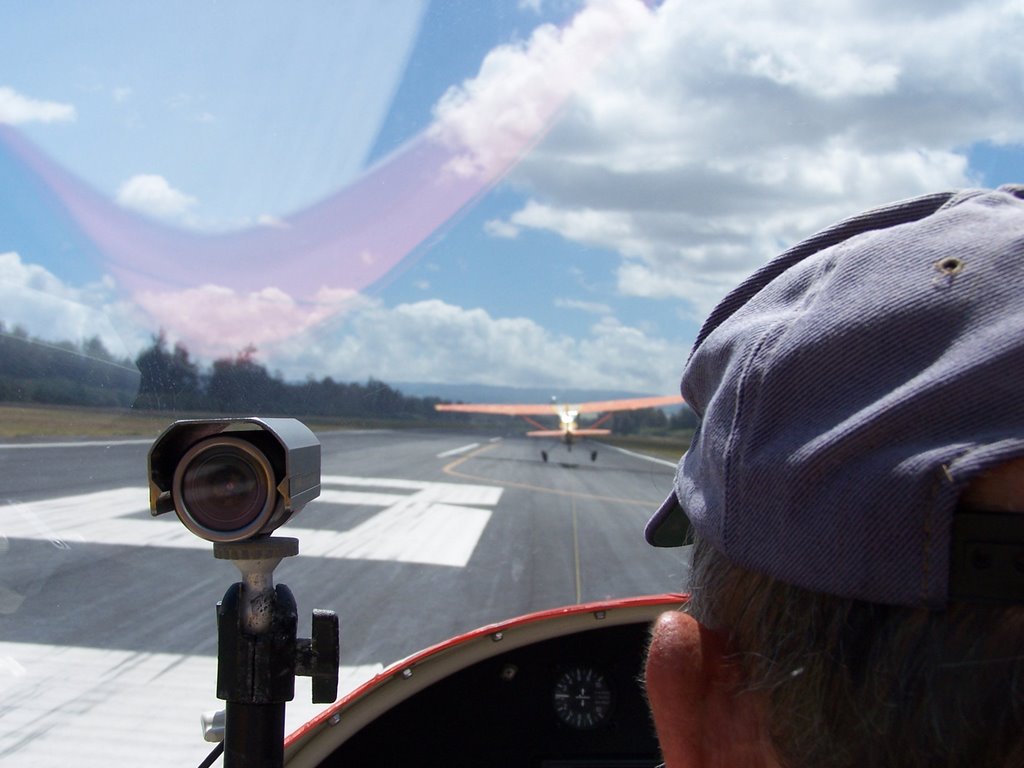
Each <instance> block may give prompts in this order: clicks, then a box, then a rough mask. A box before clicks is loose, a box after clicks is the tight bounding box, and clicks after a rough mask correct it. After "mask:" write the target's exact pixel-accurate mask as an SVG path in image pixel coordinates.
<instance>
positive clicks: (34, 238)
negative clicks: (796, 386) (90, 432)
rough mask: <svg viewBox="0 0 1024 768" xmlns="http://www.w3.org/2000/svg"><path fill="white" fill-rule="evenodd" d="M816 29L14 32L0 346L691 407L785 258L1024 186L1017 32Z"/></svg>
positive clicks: (540, 8) (979, 16)
mask: <svg viewBox="0 0 1024 768" xmlns="http://www.w3.org/2000/svg"><path fill="white" fill-rule="evenodd" d="M804 5H806V6H807V8H803V6H804ZM816 8H819V6H817V5H816V4H814V3H811V2H809V0H808V2H806V3H801V2H795V3H794V2H792V1H791V2H787V3H782V2H777V3H776V2H768V1H767V0H765V1H763V2H752V1H748V0H719V1H717V2H711V1H710V0H706V1H705V0H689V2H675V1H674V0H666V2H663V3H658V4H653V3H650V4H648V3H642V2H639V0H586V1H585V0H579V1H573V0H557V1H555V0H534V1H533V2H516V1H515V0H507V1H506V2H497V1H496V0H492V1H491V2H469V1H468V0H466V1H465V2H426V0H422V1H421V0H391V1H389V2H379V1H371V0H363V1H362V2H357V1H356V0H349V1H347V2H345V3H332V2H320V3H309V4H306V5H304V6H303V7H302V10H301V12H298V11H296V10H294V8H293V7H292V6H286V5H284V4H279V3H260V2H246V3H242V2H227V3H219V4H216V5H211V4H209V3H200V2H182V3H175V4H171V5H163V6H161V5H158V4H143V3H128V2H97V3H90V4H88V5H71V4H65V3H58V2H53V3H34V4H31V5H29V6H24V7H18V8H14V7H13V6H7V7H6V8H0V46H2V48H3V50H4V51H5V57H4V58H5V63H4V69H3V71H0V124H4V126H3V130H4V131H5V132H3V133H0V196H2V197H3V205H0V306H3V307H4V309H2V310H0V320H4V321H6V322H7V323H8V324H12V323H14V322H18V323H21V324H23V325H26V326H29V327H30V329H31V330H32V331H33V332H35V333H38V334H40V335H45V336H49V337H54V336H57V337H72V338H73V337H76V336H78V337H85V336H88V335H92V333H96V332H99V333H101V335H103V336H104V338H105V339H106V340H107V341H108V343H109V345H110V346H111V347H114V348H119V349H122V350H124V351H125V352H127V353H129V354H131V353H133V352H135V351H137V350H138V348H139V347H140V345H142V344H145V343H147V342H148V340H149V338H150V334H152V333H153V332H154V331H155V330H156V329H158V328H164V329H165V330H166V331H167V333H168V335H169V336H170V337H171V338H172V339H180V340H182V341H183V342H184V343H186V344H187V345H188V346H189V348H190V349H192V350H193V351H194V353H195V354H197V355H199V356H200V357H201V358H203V359H207V360H208V359H212V358H213V357H216V356H218V355H224V354H231V353H232V351H237V350H238V349H240V348H241V347H243V346H245V344H246V343H248V342H252V343H254V344H255V345H256V346H257V347H258V349H259V351H260V355H261V359H262V360H263V361H264V362H266V364H267V365H268V367H269V368H271V369H272V370H280V371H282V372H283V373H284V375H286V376H288V377H289V378H302V377H304V376H305V375H307V374H313V375H315V376H323V375H332V376H334V377H335V378H339V379H342V380H350V379H362V378H365V377H366V376H370V375H373V376H376V377H378V378H383V379H385V380H388V381H393V382H401V381H438V382H467V381H471V382H475V383H490V384H508V385H520V386H554V385H557V384H563V385H564V386H572V387H588V386H592V387H598V388H616V389H624V390H632V391H638V392H659V393H660V392H667V391H672V390H673V389H674V388H675V383H676V380H677V378H678V374H679V368H680V366H681V363H682V360H683V359H684V357H685V355H686V353H687V351H688V349H689V345H690V343H691V342H692V339H693V337H694V336H695V334H696V331H697V329H698V327H699V323H700V320H701V319H702V318H703V316H704V315H705V314H706V313H707V312H708V311H709V310H710V309H711V307H713V306H714V303H715V302H716V301H717V300H718V299H719V298H721V296H722V295H724V293H725V292H726V291H727V290H728V288H729V287H730V286H732V285H734V284H735V283H736V282H738V281H739V280H740V279H742V277H744V276H745V275H746V274H748V273H749V272H750V271H751V270H753V269H755V268H756V267H757V266H758V265H760V264H761V263H763V262H764V261H765V260H766V259H768V258H770V256H771V255H773V254H774V253H776V252H778V251H779V250H781V249H783V248H785V247H787V246H788V245H790V244H792V243H793V242H795V241H797V240H799V239H801V238H803V237H806V236H808V235H810V234H812V233H813V232H814V231H815V230H817V229H819V228H821V227H823V226H826V225H828V224H830V223H831V222H832V221H834V220H836V219H837V218H840V217H842V216H846V215H850V214H853V213H856V212H857V211H860V210H863V209H864V208H866V207H870V206H872V205H876V204H881V203H884V202H887V201H890V200H893V199H897V198H901V197H908V196H912V195H916V194H922V193H926V192H930V191H934V190H936V189H945V188H951V187H960V186H974V185H986V186H995V185H998V184H1001V183H1005V182H1010V181H1015V180H1024V150H1022V146H1024V93H1021V88H1022V86H1021V79H1020V73H1021V71H1024V55H1022V53H1021V52H1020V46H1019V44H1018V43H1019V40H1020V39H1021V36H1022V34H1024V19H1022V14H1024V11H1022V10H1021V8H1020V6H1019V3H1013V2H1009V1H1008V2H1004V3H1000V2H989V1H987V0H986V1H984V2H982V1H978V2H967V1H966V0H965V1H964V2H948V3H943V4H941V5H938V6H936V4H934V3H925V2H920V3H903V4H899V5H898V6H897V5H894V4H892V3H882V2H860V3H852V2H851V3H836V4H832V5H830V9H831V10H830V15H828V16H826V17H821V16H820V14H812V13H811V12H810V11H811V10H812V9H816ZM812 21H813V23H812ZM428 172H429V174H428ZM79 182H82V184H84V186H82V184H80V183H79ZM89 189H92V190H94V191H95V192H96V193H98V197H96V198H95V199H93V196H92V193H90V192H89V191H88V190H89ZM377 198H380V199H377ZM332 226H336V227H342V226H344V227H347V228H348V229H349V230H352V229H355V230H359V231H360V232H363V230H365V232H363V234H361V235H360V237H361V238H362V239H359V238H350V237H349V236H348V234H347V233H340V232H335V231H332ZM254 238H256V239H262V240H265V241H274V242H277V241H279V246H275V247H277V248H278V250H276V251H275V250H273V248H270V249H269V250H268V251H267V254H271V255H267V254H264V255H263V256H258V255H254V254H252V253H251V252H250V251H251V247H252V244H253V243H254V242H256V240H254ZM346 238H347V239H346ZM261 247H262V246H261ZM247 249H249V250H247ZM247 254H249V255H248V257H247ZM273 254H284V255H281V256H279V257H278V256H273ZM136 256H138V257H139V258H148V261H146V262H145V263H144V264H143V262H142V261H140V262H139V263H137V264H128V263H127V262H128V261H129V260H131V259H132V258H134V257H136ZM275 258H276V259H277V260H278V262H279V263H277V264H276V266H275V265H274V264H273V263H272V261H273V259H275ZM300 273H301V274H300ZM55 301H56V302H57V304H55V303H54V302H55ZM55 306H57V307H63V309H60V310H58V309H55Z"/></svg>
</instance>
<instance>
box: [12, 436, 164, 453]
mask: <svg viewBox="0 0 1024 768" xmlns="http://www.w3.org/2000/svg"><path fill="white" fill-rule="evenodd" d="M152 442H153V439H152V438H150V437H140V438H137V439H132V440H68V441H65V442H59V443H0V451H10V450H21V449H25V448H96V447H100V446H101V447H104V448H106V447H107V446H108V445H141V444H143V443H146V444H147V445H148V444H151V443H152Z"/></svg>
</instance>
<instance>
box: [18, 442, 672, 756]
mask: <svg viewBox="0 0 1024 768" xmlns="http://www.w3.org/2000/svg"><path fill="white" fill-rule="evenodd" d="M319 437H320V439H321V443H322V476H323V480H322V484H323V489H322V494H321V497H320V498H319V499H317V500H316V501H314V502H312V503H311V504H310V505H309V506H308V507H307V508H306V509H305V510H303V511H302V512H301V513H300V514H299V515H298V516H297V517H296V518H295V519H294V520H293V521H292V522H291V523H289V525H287V526H285V527H284V528H282V529H281V530H280V531H279V533H280V534H283V535H289V536H295V537H297V538H298V539H299V541H300V554H299V556H298V557H296V558H290V559H288V560H286V561H284V562H283V563H282V564H281V565H280V566H279V567H278V569H277V571H276V573H275V579H276V581H277V582H278V583H285V584H287V585H288V586H289V587H290V588H291V590H292V591H293V593H294V594H295V597H296V599H297V601H298V604H299V617H300V621H299V634H300V636H308V634H309V624H310V620H309V617H310V613H311V611H312V610H313V609H314V608H325V609H330V610H333V611H335V612H337V614H338V615H339V617H340V619H341V637H342V651H341V663H342V684H341V689H342V691H345V690H350V689H351V688H352V687H354V686H355V685H357V684H358V683H359V682H361V681H362V680H363V679H366V678H368V677H369V676H370V675H372V674H373V673H374V672H375V671H376V670H378V669H380V668H381V666H383V665H387V664H389V663H391V662H392V661H395V660H397V659H400V658H403V657H405V656H407V655H409V654H411V653H413V652H415V651H418V650H420V649H423V648H425V647H427V646H429V645H432V644H434V643H437V642H440V641H442V640H445V639H447V638H449V637H451V636H453V635H455V634H458V633H461V632H464V631H467V630H470V629H473V628H476V627H479V626H482V625H485V624H489V623H492V622H495V621H498V620H501V619H505V618H509V617H512V616H516V615H520V614H524V613H528V612H531V611H535V610H539V609H543V608H551V607H556V606H560V605H567V604H571V603H577V602H582V601H590V600H595V599H601V598H607V597H625V596H632V595H639V594H648V593H655V592H666V591H678V590H679V589H681V588H682V587H683V586H684V584H685V565H684V562H683V556H682V554H681V553H680V552H679V551H676V550H656V549H654V548H651V547H649V546H648V545H647V544H646V543H645V542H644V541H643V537H642V529H643V524H644V522H645V520H646V518H647V516H649V514H650V513H651V512H652V511H653V509H654V508H656V506H657V505H658V504H659V503H660V502H661V500H662V499H664V497H665V495H666V494H667V493H668V492H669V490H670V489H671V484H672V473H673V470H672V467H671V466H670V465H669V463H667V462H659V461H657V460H649V459H645V458H642V457H638V456H635V455H630V454H627V453H622V452H619V451H617V450H615V449H613V448H611V447H605V446H598V447H597V448H598V450H599V456H598V458H597V460H596V461H595V462H591V461H590V456H589V447H590V446H587V448H588V450H581V447H582V446H577V447H576V449H575V450H574V451H572V452H571V453H570V452H568V451H567V450H566V448H565V447H564V446H555V445H552V444H548V445H545V446H543V447H545V448H547V450H548V451H549V455H550V461H548V462H546V463H545V462H543V461H542V460H541V456H540V449H541V447H542V446H541V445H540V444H539V442H538V441H532V440H527V439H525V438H505V439H497V438H489V437H487V436H484V437H481V436H480V435H479V434H473V435H460V434H456V433H441V432H407V431H402V432H397V431H395V432H390V431H367V432H333V433H326V434H322V435H320V436H319ZM147 450H148V442H147V441H111V442H109V443H106V442H102V441H99V442H92V443H82V442H76V441H64V442H60V443H55V444H34V445H26V444H21V445H0V502H2V503H3V504H4V506H3V508H2V511H0V548H2V549H3V550H4V551H3V552H2V555H0V627H2V632H0V686H2V690H3V702H4V703H3V707H2V709H0V764H10V765H30V764H31V765H37V766H51V765H52V766H58V765H67V764H75V765H87V766H90V765H101V764H102V765H137V764H146V765H150V766H186V765H197V764H198V763H199V761H200V760H201V759H202V758H203V757H204V756H205V755H206V753H207V752H208V751H209V749H210V747H211V745H208V744H206V743H204V742H203V741H202V740H201V739H200V738H199V727H198V714H199V712H200V711H202V710H204V709H217V708H219V707H220V706H221V703H220V702H218V701H217V699H216V698H215V695H214V675H215V669H216V658H215V655H216V629H215V624H214V606H215V604H216V603H217V601H218V600H219V599H220V597H221V596H222V595H223V593H224V591H225V590H226V589H227V588H228V586H229V585H230V584H231V583H232V582H234V581H236V580H237V579H238V575H237V571H235V569H234V567H233V566H232V565H230V564H229V563H226V562H223V561H217V560H214V558H213V556H212V547H211V545H210V544H208V543H206V542H203V541H201V540H199V539H196V538H194V537H192V535H191V534H189V533H187V532H186V531H185V529H184V528H183V526H181V525H180V523H178V521H177V519H176V518H174V517H173V515H172V516H163V517H161V518H152V517H151V516H150V515H149V512H148V495H147V491H146V452H147ZM308 700H309V685H308V682H307V681H305V680H304V679H300V681H299V683H298V684H297V691H296V700H295V701H294V702H293V703H292V704H290V705H289V708H288V726H289V728H290V729H291V728H294V727H297V726H298V725H300V724H301V723H302V722H305V720H306V719H308V718H309V717H310V716H311V715H312V714H314V713H315V712H317V711H319V710H320V709H321V708H322V707H321V706H314V705H311V704H310V703H309V701H308Z"/></svg>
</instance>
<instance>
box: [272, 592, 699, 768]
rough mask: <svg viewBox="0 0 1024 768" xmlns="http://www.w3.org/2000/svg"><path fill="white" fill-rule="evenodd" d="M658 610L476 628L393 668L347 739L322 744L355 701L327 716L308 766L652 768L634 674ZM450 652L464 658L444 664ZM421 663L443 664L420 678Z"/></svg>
mask: <svg viewBox="0 0 1024 768" xmlns="http://www.w3.org/2000/svg"><path fill="white" fill-rule="evenodd" d="M674 601H675V605H678V604H679V598H678V596H675V598H674ZM662 610H666V606H665V605H664V604H657V605H648V606H643V607H639V606H634V607H633V610H632V611H630V610H628V609H626V610H624V611H620V610H616V609H614V608H613V609H606V608H598V609H594V608H593V607H592V606H591V607H590V608H589V609H581V610H579V611H573V612H571V613H563V614H560V615H555V616H551V617H549V618H548V620H546V621H539V622H531V623H529V624H527V625H526V626H520V627H517V626H514V625H510V626H507V627H498V628H490V629H489V630H486V631H485V630H482V631H481V632H480V633H479V634H478V635H476V636H475V637H472V638H469V639H467V640H466V641H465V642H464V643H461V644H455V645H453V646H450V647H446V648H443V649H439V650H438V651H437V652H436V653H435V654H427V655H426V656H425V657H424V658H422V659H419V660H414V661H413V662H411V663H409V664H408V665H402V664H399V665H397V666H395V667H393V668H392V670H391V671H390V672H389V673H386V674H385V675H384V676H382V678H383V679H382V680H381V681H380V684H379V685H378V686H376V687H374V686H371V688H372V690H371V691H369V692H368V695H367V697H366V698H370V697H372V695H373V694H374V693H376V694H378V695H382V696H385V697H389V698H391V699H393V700H394V703H393V705H388V706H383V707H376V708H373V709H374V711H373V714H372V716H370V717H366V716H364V717H363V718H362V719H363V720H365V721H366V722H364V723H356V724H354V725H353V724H352V723H351V722H349V726H350V728H349V732H348V733H337V734H334V735H333V737H332V733H331V732H332V729H333V728H336V727H337V726H339V725H341V724H342V723H344V722H345V721H346V716H347V715H348V716H349V717H348V719H349V720H352V719H356V720H359V719H360V718H359V717H358V716H356V717H355V718H353V717H352V715H355V714H356V712H354V711H353V710H355V709H358V706H356V705H357V704H358V702H352V705H353V706H348V707H347V706H345V705H344V704H343V705H342V706H341V707H339V708H338V709H337V710H336V711H335V712H334V713H333V714H328V715H327V717H326V718H325V719H324V720H322V721H321V722H320V724H319V727H318V730H319V734H318V738H319V740H320V741H321V742H322V743H320V744H319V745H318V748H316V749H314V750H312V752H313V753H316V754H317V755H318V757H317V758H316V761H315V763H313V762H310V763H309V764H315V765H319V766H323V767H324V768H328V767H331V768H333V767H335V766H337V767H338V768H341V766H355V765H403V766H416V765H423V766H433V765H445V766H494V767H495V768H502V767H504V766H508V767H509V768H511V767H512V766H515V767H516V768H648V767H651V768H653V766H656V765H658V764H660V762H661V757H660V753H659V750H658V744H657V739H656V737H655V733H654V726H653V723H652V721H651V717H650V714H649V711H648V707H647V702H646V698H645V695H644V690H643V684H642V672H643V658H644V652H645V648H646V645H647V641H648V637H649V627H650V622H651V621H652V620H653V618H654V617H655V616H656V615H657V614H658V613H660V612H661V611H662ZM630 613H632V614H633V615H629V614H630ZM623 614H625V615H623ZM517 634H523V635H525V636H523V637H516V635H517ZM503 643H507V646H506V647H505V649H504V650H502V644H503ZM460 655H464V656H465V660H466V661H467V662H468V663H460V662H458V661H457V660H455V659H453V658H452V657H453V656H456V657H457V656H460ZM432 657H436V658H432ZM432 661H434V662H440V663H445V665H446V667H447V669H445V670H440V671H438V672H435V673H434V674H431V670H430V669H429V666H430V664H431V662H432ZM453 662H454V663H453ZM424 675H426V676H428V677H430V678H431V679H429V680H427V681H423V680H421V682H420V686H419V687H418V689H417V690H415V691H413V692H411V693H410V694H409V695H405V696H403V695H401V694H400V693H399V689H400V688H401V687H402V686H404V685H406V684H408V683H410V682H412V681H413V680H415V678H417V677H418V676H419V677H421V678H422V677H423V676H424ZM357 698H358V697H357ZM399 698H400V699H401V700H400V701H398V699H399ZM364 703H365V702H364ZM378 710H380V711H378ZM342 730H344V729H342ZM312 741H317V738H314V739H312ZM307 762H308V761H307ZM288 764H289V766H290V767H291V766H293V765H298V764H299V761H295V762H289V763H288Z"/></svg>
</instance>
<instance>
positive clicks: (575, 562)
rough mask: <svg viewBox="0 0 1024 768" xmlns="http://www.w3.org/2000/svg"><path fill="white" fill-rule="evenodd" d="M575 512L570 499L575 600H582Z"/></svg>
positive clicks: (577, 526)
mask: <svg viewBox="0 0 1024 768" xmlns="http://www.w3.org/2000/svg"><path fill="white" fill-rule="evenodd" d="M577 518H578V515H577V514H576V499H575V498H573V499H572V557H573V565H574V567H575V569H576V602H577V603H580V602H583V584H582V582H581V579H580V532H579V521H578V520H577Z"/></svg>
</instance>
